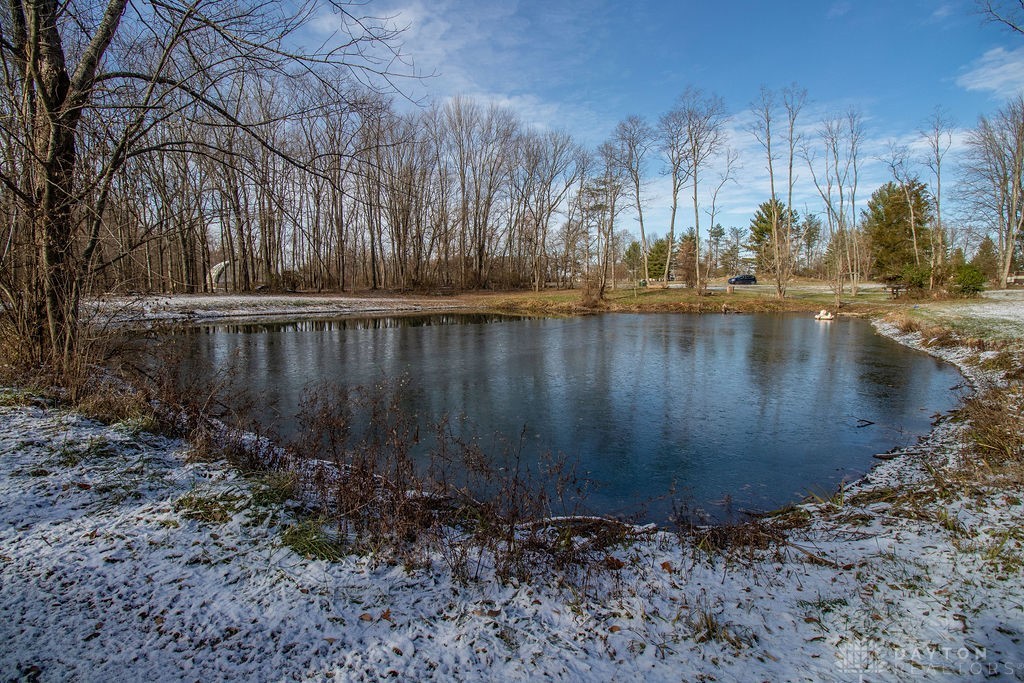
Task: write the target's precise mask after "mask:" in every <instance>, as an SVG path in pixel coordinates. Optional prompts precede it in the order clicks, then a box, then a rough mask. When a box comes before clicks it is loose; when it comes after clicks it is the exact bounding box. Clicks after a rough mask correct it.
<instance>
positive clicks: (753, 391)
mask: <svg viewBox="0 0 1024 683" xmlns="http://www.w3.org/2000/svg"><path fill="white" fill-rule="evenodd" d="M177 341H178V343H180V344H182V345H184V347H185V349H186V353H187V355H189V356H191V357H194V358H198V359H203V360H205V361H209V362H211V363H213V364H214V365H233V366H235V367H237V368H238V369H239V370H240V372H241V373H242V374H241V376H242V377H243V378H244V380H245V382H246V384H247V385H248V386H249V388H250V389H252V390H253V391H254V392H255V393H256V394H257V395H259V396H260V397H261V400H260V404H259V407H258V409H257V416H258V417H259V418H260V419H261V420H264V421H267V422H269V421H271V420H279V424H280V428H281V431H283V432H284V433H285V435H287V433H288V431H289V429H291V428H292V427H291V425H292V424H293V421H292V416H293V415H294V414H295V412H296V409H297V405H298V399H299V396H300V394H301V393H302V390H303V389H304V388H305V387H306V386H308V385H309V384H310V383H313V382H322V381H327V382H336V383H339V384H341V385H345V386H357V385H370V384H373V383H377V382H379V381H380V380H382V378H397V377H402V376H406V377H407V378H408V384H407V388H406V389H405V395H404V402H405V403H406V405H408V406H410V407H411V408H412V409H413V410H415V412H416V413H417V414H418V415H419V416H420V417H421V418H422V419H423V420H431V419H436V418H438V417H440V416H441V415H444V414H449V415H460V414H465V415H466V416H467V417H468V418H469V419H470V421H471V422H472V423H473V424H474V425H475V429H476V431H477V432H478V433H480V434H483V435H488V434H492V433H495V432H497V433H501V434H504V435H506V436H508V437H509V438H510V439H512V440H513V441H514V440H517V439H518V438H519V436H520V434H525V435H526V441H527V448H525V449H524V453H526V454H527V456H528V457H532V455H531V454H536V453H538V452H540V451H542V450H544V449H550V450H553V451H560V452H563V453H565V454H566V455H568V456H570V457H571V458H578V462H579V467H578V469H579V471H580V472H581V473H583V474H585V475H586V476H587V477H588V478H590V479H592V480H593V481H594V482H595V483H596V488H594V490H592V491H591V492H590V494H589V496H588V497H587V500H586V505H587V508H588V509H589V510H590V511H593V512H598V513H602V514H613V515H624V516H636V517H638V518H639V519H646V520H654V521H665V520H666V519H667V518H668V517H669V515H670V513H671V510H672V506H673V503H672V501H670V500H669V499H668V498H667V497H665V495H666V494H667V493H668V492H669V491H670V490H675V495H674V498H675V500H676V501H677V502H679V501H681V502H683V503H684V504H685V506H686V507H687V508H688V509H689V510H690V511H695V510H703V511H704V512H706V513H707V514H708V515H709V516H711V517H712V518H715V519H723V518H724V517H727V516H729V515H730V514H735V513H736V512H737V511H741V510H744V511H745V510H769V509H773V508H776V507H779V506H781V505H784V504H786V503H788V502H792V501H796V500H799V499H801V498H803V497H804V496H806V495H807V494H809V493H815V494H819V495H830V494H831V493H832V492H833V491H834V490H835V489H836V487H837V486H838V485H839V484H840V482H842V481H844V480H851V479H854V478H856V477H858V476H860V475H862V474H863V473H864V472H865V471H866V470H867V469H869V468H870V467H871V465H872V464H873V462H874V461H873V459H872V455H873V454H875V453H880V452H884V451H886V450H888V449H890V448H892V447H894V446H903V445H909V444H912V443H913V442H914V441H915V440H916V437H917V436H919V435H922V434H925V433H927V432H928V431H929V428H930V422H931V418H932V416H933V415H935V414H936V413H939V412H943V411H946V410H949V409H950V408H952V407H953V406H954V405H955V403H956V401H957V398H958V393H957V391H956V390H955V387H956V386H957V385H959V384H960V382H961V381H962V378H961V377H960V375H959V373H958V372H957V371H956V369H955V368H953V367H952V366H950V365H948V364H945V363H942V362H941V361H938V360H936V359H933V358H931V357H929V356H927V355H925V354H922V353H919V352H915V351H912V350H909V349H907V348H905V347H902V346H900V345H898V344H896V343H895V342H893V341H891V340H889V339H886V338H884V337H881V336H879V335H877V334H875V332H874V330H873V329H872V328H871V326H870V325H869V324H868V323H866V322H863V321H860V320H845V319H840V320H836V321H832V322H827V323H825V322H817V321H815V320H813V319H812V318H811V316H797V315H704V316H698V315H679V314H645V315H630V314H614V315H602V316H591V317H583V318H570V319H502V318H495V317H493V316H492V317H487V316H483V317H481V316H475V317H474V316H466V317H462V316H452V315H445V316H428V317H421V318H390V319H378V320H338V321H307V322H299V323H286V324H263V325H243V326H237V325H236V326H211V327H205V328H200V329H198V330H195V331H191V332H189V333H186V334H183V335H181V336H180V337H179V338H178V340H177ZM524 428H525V431H524Z"/></svg>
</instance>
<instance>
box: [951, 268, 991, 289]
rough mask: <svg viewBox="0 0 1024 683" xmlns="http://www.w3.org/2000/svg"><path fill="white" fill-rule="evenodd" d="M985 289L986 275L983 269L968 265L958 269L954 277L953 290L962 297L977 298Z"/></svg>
mask: <svg viewBox="0 0 1024 683" xmlns="http://www.w3.org/2000/svg"><path fill="white" fill-rule="evenodd" d="M984 289H985V274H984V273H982V272H981V269H980V268H978V267H977V266H975V265H971V264H970V263H966V264H964V265H962V266H960V267H959V268H957V269H956V273H955V274H954V275H953V282H952V290H953V291H954V292H955V293H956V294H960V295H961V296H975V295H976V294H978V293H979V292H982V291H984Z"/></svg>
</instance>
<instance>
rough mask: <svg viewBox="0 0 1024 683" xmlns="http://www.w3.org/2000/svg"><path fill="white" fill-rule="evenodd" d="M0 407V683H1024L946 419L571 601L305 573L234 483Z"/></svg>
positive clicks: (632, 559)
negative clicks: (729, 529) (828, 483)
mask: <svg viewBox="0 0 1024 683" xmlns="http://www.w3.org/2000/svg"><path fill="white" fill-rule="evenodd" d="M883 331H884V332H886V333H889V334H892V335H894V336H896V335H898V331H896V330H895V329H887V328H883ZM901 341H904V342H905V343H911V344H914V343H919V342H920V340H917V342H915V340H914V339H912V338H910V337H907V338H906V339H902V340H901ZM950 353H951V354H952V353H954V352H953V351H950ZM966 357H967V355H966V352H965V355H964V356H963V357H962V358H960V361H961V362H963V361H964V358H966ZM950 359H951V360H954V361H955V360H957V358H956V357H954V356H950ZM966 372H973V370H970V369H967V370H966ZM975 381H977V380H975ZM0 396H5V397H6V399H5V400H3V401H0V405H3V406H4V407H0V500H2V501H3V502H2V503H0V671H3V672H4V673H5V674H6V676H7V677H13V678H24V679H29V680H45V681H63V680H69V679H74V680H96V681H107V680H112V679H116V678H127V679H131V680H138V679H150V680H157V681H162V680H209V679H238V680H284V679H288V680H325V679H333V680H376V679H379V678H383V677H397V678H399V679H401V680H450V679H453V678H454V679H458V680H488V681H491V680H526V679H531V680H532V679H535V678H543V677H548V678H553V679H557V680H584V679H587V680H742V681H746V680H772V681H783V680H787V681H789V680H794V681H802V680H806V681H821V680H838V681H861V680H870V681H880V680H908V679H913V680H937V681H938V680H952V679H957V680H983V679H989V678H992V677H999V678H1003V679H1009V680H1024V643H1022V642H1021V639H1022V638H1024V626H1022V625H1024V598H1022V596H1024V574H1022V567H1024V532H1022V529H1024V503H1022V498H1024V491H1022V490H1014V489H1010V488H1007V487H1005V486H1004V487H994V486H984V485H980V486H974V485H972V486H966V487H958V486H956V485H954V483H951V481H949V480H947V479H946V478H945V477H944V476H943V475H942V471H943V466H944V465H946V464H950V463H952V464H955V463H957V462H958V461H959V460H960V459H962V457H963V448H962V445H963V442H964V438H965V436H964V430H965V429H966V427H965V425H964V424H962V423H957V422H953V421H950V420H944V421H941V422H940V423H939V424H938V425H937V426H936V428H935V430H934V431H933V432H932V433H931V434H930V435H928V436H927V437H926V438H924V439H922V440H921V442H920V443H918V444H917V445H915V446H914V447H913V448H911V449H907V451H906V452H904V453H902V454H900V455H899V456H898V457H896V458H895V459H892V460H888V461H885V462H882V463H880V464H879V466H878V467H876V468H875V469H874V470H872V471H871V472H870V473H869V474H868V475H867V476H866V477H865V478H864V479H863V480H862V481H861V482H858V483H857V484H856V485H854V486H852V487H848V488H846V489H845V490H843V491H841V492H839V493H838V494H837V495H836V496H835V497H833V498H832V499H831V500H828V501H817V502H815V503H809V504H806V505H803V506H798V507H796V508H795V509H793V510H792V511H790V512H788V513H786V514H784V515H781V516H780V517H778V518H776V519H775V520H772V521H771V522H769V524H770V525H773V526H774V527H775V528H778V529H780V530H781V529H784V530H785V531H784V534H783V535H782V536H780V538H781V540H778V539H776V540H774V541H772V542H769V543H765V544H763V545H753V546H751V547H750V548H749V549H741V550H740V551H724V550H716V549H715V548H713V547H708V546H705V545H704V544H700V545H697V544H694V543H692V542H690V541H684V542H680V540H679V539H678V538H677V537H676V536H674V535H672V534H669V533H664V532H661V533H656V534H651V535H648V536H647V538H646V540H640V541H636V542H634V543H632V544H629V545H628V546H622V547H617V548H614V549H612V550H611V551H610V555H609V560H608V562H607V563H606V566H607V569H606V570H605V571H602V572H599V573H596V574H594V575H593V576H590V577H589V579H588V583H587V584H586V585H583V584H580V583H579V582H577V581H575V580H570V577H569V576H567V575H562V574H559V573H557V572H552V573H551V574H550V575H546V576H545V577H543V578H540V579H536V580H534V581H532V582H530V583H528V584H526V583H524V584H516V583H515V582H512V583H511V584H502V583H500V582H498V581H497V580H495V579H494V577H493V574H488V572H487V571H484V572H483V575H482V578H481V579H479V580H469V581H464V580H459V579H457V578H456V577H454V576H453V575H452V573H451V572H450V571H449V570H448V562H447V558H446V556H445V554H444V553H443V552H441V551H437V552H436V553H435V554H434V555H433V556H431V557H429V558H427V559H428V561H429V565H430V566H429V567H420V568H405V567H402V566H391V565H389V564H387V563H385V562H382V561H380V560H379V559H378V558H375V557H374V556H372V555H370V556H361V557H358V556H348V557H344V558H342V559H341V560H339V561H336V562H327V561H323V560H310V559H306V558H304V557H301V556H300V555H298V554H296V553H295V552H294V551H293V550H292V549H291V548H289V547H288V546H287V545H286V544H285V543H284V542H283V540H282V537H283V535H284V534H285V533H286V531H287V529H288V528H289V527H290V525H291V524H292V523H293V522H294V518H293V512H292V510H291V509H290V508H288V507H286V506H281V505H277V504H273V503H267V502H266V501H265V500H263V498H264V497H263V496H261V495H260V493H261V485H260V483H259V482H257V481H252V480H248V479H245V478H243V477H241V476H240V475H238V474H236V473H234V472H233V471H232V470H230V468H228V467H227V466H225V465H224V464H222V463H213V464H210V463H197V462H189V461H187V460H186V457H185V456H186V453H185V449H186V445H185V444H184V443H183V442H181V441H178V440H174V439H167V438H163V437H156V436H152V435H147V434H145V433H137V432H135V431H133V430H132V429H131V425H112V426H105V425H101V424H99V423H96V422H94V421H91V420H87V419H84V418H82V417H80V416H77V415H75V414H73V413H68V412H65V411H62V410H59V409H54V408H48V407H40V406H38V405H23V403H25V401H23V400H21V399H20V398H19V397H17V396H14V395H12V394H10V393H7V394H0ZM908 491H913V492H914V495H904V494H905V493H906V492H908Z"/></svg>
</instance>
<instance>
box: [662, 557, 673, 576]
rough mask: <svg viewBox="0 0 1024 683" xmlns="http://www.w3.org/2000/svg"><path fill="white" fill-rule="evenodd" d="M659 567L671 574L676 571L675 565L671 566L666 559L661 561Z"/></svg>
mask: <svg viewBox="0 0 1024 683" xmlns="http://www.w3.org/2000/svg"><path fill="white" fill-rule="evenodd" d="M661 568H662V569H664V570H665V571H666V572H668V573H669V574H673V573H675V571H676V570H675V567H673V566H672V563H671V562H669V561H668V560H665V561H664V562H662V563H661Z"/></svg>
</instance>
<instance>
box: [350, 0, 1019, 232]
mask: <svg viewBox="0 0 1024 683" xmlns="http://www.w3.org/2000/svg"><path fill="white" fill-rule="evenodd" d="M369 8H370V9H371V10H372V12H373V13H375V14H380V13H387V14H392V15H394V16H395V21H396V23H398V24H400V25H407V26H408V29H407V31H406V33H405V35H404V41H403V42H404V51H405V52H406V53H407V54H408V55H409V56H410V57H411V58H412V59H413V60H414V62H415V65H416V67H417V69H418V70H419V71H421V72H423V73H434V74H435V75H434V76H433V77H431V78H428V79H425V80H423V81H421V82H418V83H411V84H408V85H407V88H406V89H407V91H408V92H409V93H410V94H411V95H414V96H416V95H424V96H426V97H429V98H431V99H435V100H444V99H445V98H447V97H450V96H453V95H457V94H460V95H467V96H470V97H473V98H475V99H478V100H480V101H485V102H497V103H499V104H503V105H506V106H508V107H510V108H512V109H514V110H516V111H517V112H518V113H519V114H520V116H521V117H522V119H523V120H524V121H525V122H526V123H528V124H531V125H534V126H537V127H540V128H553V129H563V130H566V131H568V132H569V133H571V134H572V135H573V136H574V137H575V138H576V139H577V140H578V141H579V142H581V143H583V144H585V145H586V146H588V147H591V148H594V147H596V146H597V145H598V144H599V143H600V142H602V141H603V140H605V139H606V138H607V137H608V136H609V135H610V134H611V132H612V130H613V129H614V126H615V124H616V122H618V121H619V120H621V119H622V118H624V117H626V116H628V115H630V114H637V115H640V116H643V117H645V118H647V119H648V120H649V121H652V122H653V121H656V120H657V118H658V116H659V115H661V114H662V113H663V112H665V111H666V110H668V109H669V108H670V107H671V106H672V104H673V103H674V101H675V99H676V98H677V97H678V95H679V94H680V93H681V92H682V91H683V90H684V88H686V87H687V86H688V85H693V86H696V87H699V88H702V89H704V90H705V91H708V92H713V93H716V94H718V95H720V96H721V97H722V98H723V99H724V100H725V102H726V105H727V107H728V109H729V111H730V113H731V114H732V115H733V117H734V118H733V121H732V122H731V124H730V127H731V128H732V134H731V135H730V140H731V144H732V146H733V147H735V148H736V149H737V151H738V152H739V153H740V161H741V163H742V166H743V168H742V170H741V171H740V172H739V174H738V177H737V182H736V183H735V184H733V185H731V186H730V187H729V188H728V189H727V191H726V193H725V194H724V195H723V197H722V199H723V200H724V204H725V206H724V213H723V214H722V215H721V222H722V223H723V224H724V225H726V226H729V225H743V226H746V225H747V223H748V221H749V218H750V215H751V213H752V211H753V209H754V208H755V207H756V205H757V204H758V203H759V202H760V201H763V200H764V199H767V194H768V191H767V184H766V174H765V171H764V165H765V162H764V160H763V158H762V157H763V155H760V156H759V154H758V150H759V148H758V147H757V143H756V142H755V141H754V139H753V137H752V136H751V135H750V134H749V133H748V132H746V128H747V126H748V125H749V123H750V121H751V114H750V112H749V108H750V104H751V102H752V101H753V100H754V99H755V98H756V97H757V96H758V92H759V90H760V88H761V86H762V85H764V86H767V87H769V88H773V89H777V88H781V87H783V86H786V85H789V84H791V83H796V84H798V85H799V86H801V87H803V88H806V89H807V91H808V96H809V100H808V104H807V106H806V107H805V109H804V113H803V116H802V120H803V124H804V125H805V126H806V128H807V130H808V132H813V130H814V129H815V128H816V126H817V124H818V122H819V121H820V119H821V118H822V116H823V115H825V114H826V113H833V112H836V111H840V110H846V109H848V108H849V107H851V106H853V107H856V108H858V109H859V110H860V112H861V113H862V115H863V117H864V123H865V132H866V139H865V146H864V151H863V152H862V157H863V159H864V162H865V168H864V177H863V180H862V183H861V188H860V190H859V196H860V197H862V198H863V199H866V198H867V197H868V196H869V194H870V192H871V191H872V190H874V189H875V188H876V187H877V186H878V185H879V184H880V183H881V182H884V181H885V180H886V179H887V178H886V173H887V170H886V168H885V166H884V164H882V163H880V162H876V161H873V160H872V157H874V156H883V155H884V149H885V147H886V145H887V143H888V141H889V140H897V141H899V142H901V143H912V142H914V138H915V137H916V135H917V132H918V131H919V130H921V129H922V128H923V127H924V126H925V123H926V120H927V119H928V117H929V116H930V115H931V114H932V112H933V110H934V109H935V107H936V106H937V105H941V106H942V107H943V108H944V109H945V110H946V112H947V113H948V114H949V116H950V117H951V119H952V120H953V121H954V122H955V123H956V124H957V125H958V126H959V127H960V128H961V129H966V128H969V127H971V126H973V125H975V123H976V122H977V118H978V116H979V115H980V114H991V113H992V112H994V111H995V110H996V109H997V108H998V107H999V106H1001V104H1002V103H1003V102H1005V100H1006V99H1007V98H1008V97H1010V96H1012V95H1013V94H1015V93H1016V92H1017V91H1019V90H1020V89H1021V87H1022V85H1024V37H1022V36H1014V35H1012V34H1010V33H1009V32H1008V31H1006V30H1004V29H1002V28H1000V27H997V26H995V25H993V24H986V23H984V21H983V19H982V18H981V17H980V16H979V15H978V14H976V13H975V5H974V2H973V0H887V1H883V0H860V1H855V0H849V1H847V0H837V1H834V2H817V1H810V0H807V1H804V0H799V1H790V2H758V1H754V0H726V1H720V2H715V1H713V0H699V1H698V0H680V1H676V2H670V1H662V0H651V1H647V2H642V1H640V2H627V1H624V0H618V1H614V0H608V1H606V0H506V1H502V2H491V1H474V0H378V1H376V2H374V3H372V4H371V5H370V6H369ZM960 137H962V131H961V136H958V140H959V138H960ZM954 154H955V150H954ZM952 157H953V155H952V154H951V157H950V158H952ZM656 171H657V169H656V168H654V167H652V169H651V175H652V182H651V184H650V186H649V187H648V195H649V196H648V201H647V204H648V207H649V213H650V215H651V216H652V222H653V223H654V225H653V229H654V230H655V232H659V233H663V232H664V231H665V229H664V227H661V226H660V223H663V222H664V217H665V216H666V215H667V211H666V209H667V196H666V195H665V193H664V184H663V183H662V182H661V181H659V179H658V177H657V173H656ZM922 175H924V171H923V169H922ZM800 176H801V177H800V180H799V183H800V188H799V189H798V200H797V201H795V202H794V203H795V204H796V208H797V209H798V210H801V211H803V210H810V211H817V210H818V209H819V208H820V207H819V206H818V205H819V204H820V202H815V197H816V195H815V193H814V189H813V186H811V185H810V177H809V173H807V172H806V170H803V169H801V173H800ZM691 222H692V221H691Z"/></svg>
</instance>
